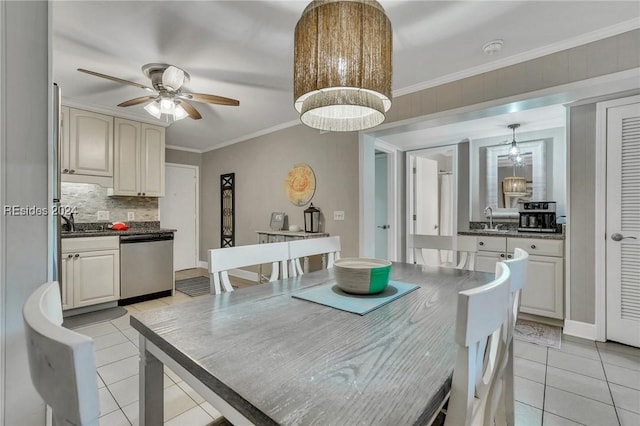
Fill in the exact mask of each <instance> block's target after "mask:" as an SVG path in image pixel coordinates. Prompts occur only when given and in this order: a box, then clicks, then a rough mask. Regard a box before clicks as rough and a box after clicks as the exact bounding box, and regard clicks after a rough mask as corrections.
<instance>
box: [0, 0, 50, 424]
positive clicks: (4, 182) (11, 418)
mask: <svg viewBox="0 0 640 426" xmlns="http://www.w3.org/2000/svg"><path fill="white" fill-rule="evenodd" d="M48 22H49V21H48V4H47V2H42V1H34V2H19V1H11V2H0V54H1V55H0V57H1V59H0V60H1V62H0V129H1V130H0V184H1V185H0V188H1V190H0V201H1V202H0V204H1V205H2V206H5V205H20V206H38V207H48V206H47V204H48V196H47V167H48V147H49V132H48V108H49V101H48V97H49V93H50V90H49V81H48V73H49V47H48V32H49V30H48V28H49V23H48ZM0 220H1V221H0V234H1V236H2V246H1V248H0V250H1V256H0V262H1V264H0V271H1V274H0V289H1V293H0V310H1V312H0V313H1V315H0V318H1V324H2V326H1V328H0V331H1V333H2V335H1V339H0V340H1V343H2V347H1V350H2V355H1V358H2V365H1V368H2V371H0V376H1V377H2V391H1V396H2V404H3V407H2V410H0V424H2V425H6V426H14V425H30V426H31V425H33V426H37V425H41V424H44V404H43V403H42V401H41V400H40V398H39V396H38V395H37V394H36V393H35V390H34V389H33V386H32V385H31V380H30V377H29V371H28V365H27V357H26V345H25V339H24V331H23V324H22V312H21V310H22V305H23V303H24V301H25V300H26V298H27V296H28V295H29V294H30V293H31V292H32V291H33V290H35V289H36V288H37V287H38V286H39V285H40V284H42V283H43V282H45V281H46V279H47V218H46V217H44V216H21V217H18V216H13V217H11V216H4V215H2V216H1V219H0Z"/></svg>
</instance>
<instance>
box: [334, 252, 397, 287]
mask: <svg viewBox="0 0 640 426" xmlns="http://www.w3.org/2000/svg"><path fill="white" fill-rule="evenodd" d="M333 270H334V275H335V278H336V284H337V285H338V287H339V288H340V289H341V290H342V291H344V292H346V293H353V294H376V293H380V292H381V291H383V290H384V289H385V288H387V285H388V284H389V274H390V272H391V262H390V261H388V260H384V259H366V258H360V257H345V258H343V259H339V260H336V261H335V262H334V264H333Z"/></svg>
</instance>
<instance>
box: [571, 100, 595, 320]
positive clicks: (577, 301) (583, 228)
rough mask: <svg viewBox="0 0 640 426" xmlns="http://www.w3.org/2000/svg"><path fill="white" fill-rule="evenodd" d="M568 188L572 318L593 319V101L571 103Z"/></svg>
mask: <svg viewBox="0 0 640 426" xmlns="http://www.w3.org/2000/svg"><path fill="white" fill-rule="evenodd" d="M568 124H569V132H570V133H569V134H570V141H569V144H570V148H569V151H570V158H569V173H570V178H569V180H570V183H571V191H570V192H569V205H570V206H571V216H570V217H569V218H568V220H567V223H568V226H570V227H571V232H570V238H571V239H570V245H571V251H570V252H568V253H567V257H568V258H569V260H570V268H571V270H570V276H571V283H570V285H571V289H570V291H571V306H570V309H571V318H570V319H572V320H574V321H582V322H587V323H591V324H593V323H595V263H596V258H595V255H596V253H595V240H596V237H595V223H596V216H595V206H596V196H595V192H596V190H595V189H596V185H595V183H596V178H595V175H596V105H595V104H587V105H582V106H577V107H572V108H571V110H570V116H569V123H568Z"/></svg>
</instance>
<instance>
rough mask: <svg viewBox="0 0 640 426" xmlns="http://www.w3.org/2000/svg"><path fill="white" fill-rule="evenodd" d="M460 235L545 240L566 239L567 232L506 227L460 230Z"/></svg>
mask: <svg viewBox="0 0 640 426" xmlns="http://www.w3.org/2000/svg"><path fill="white" fill-rule="evenodd" d="M458 235H475V236H481V237H509V238H539V239H543V240H564V239H565V234H561V233H545V232H522V231H518V230H514V229H505V230H501V231H499V232H495V231H494V232H491V231H486V230H484V229H472V230H469V231H459V232H458Z"/></svg>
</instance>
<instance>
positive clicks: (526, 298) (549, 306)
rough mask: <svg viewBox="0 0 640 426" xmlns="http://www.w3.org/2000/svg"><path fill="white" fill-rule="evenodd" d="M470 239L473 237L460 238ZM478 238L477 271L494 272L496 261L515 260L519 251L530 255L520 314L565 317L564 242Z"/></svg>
mask: <svg viewBox="0 0 640 426" xmlns="http://www.w3.org/2000/svg"><path fill="white" fill-rule="evenodd" d="M462 237H464V238H466V239H468V238H469V236H461V237H459V238H462ZM471 238H477V241H476V248H475V270H476V271H481V272H489V273H494V272H495V270H496V262H497V261H500V260H507V259H511V258H512V257H513V252H514V250H515V249H516V248H521V249H523V250H525V251H526V252H527V253H529V263H528V266H527V284H526V285H525V287H524V288H523V290H522V296H521V302H520V311H521V312H525V313H529V314H534V315H541V316H545V317H551V318H557V319H562V318H563V317H564V241H562V240H549V239H539V238H513V237H511V238H510V237H484V236H479V237H471Z"/></svg>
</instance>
